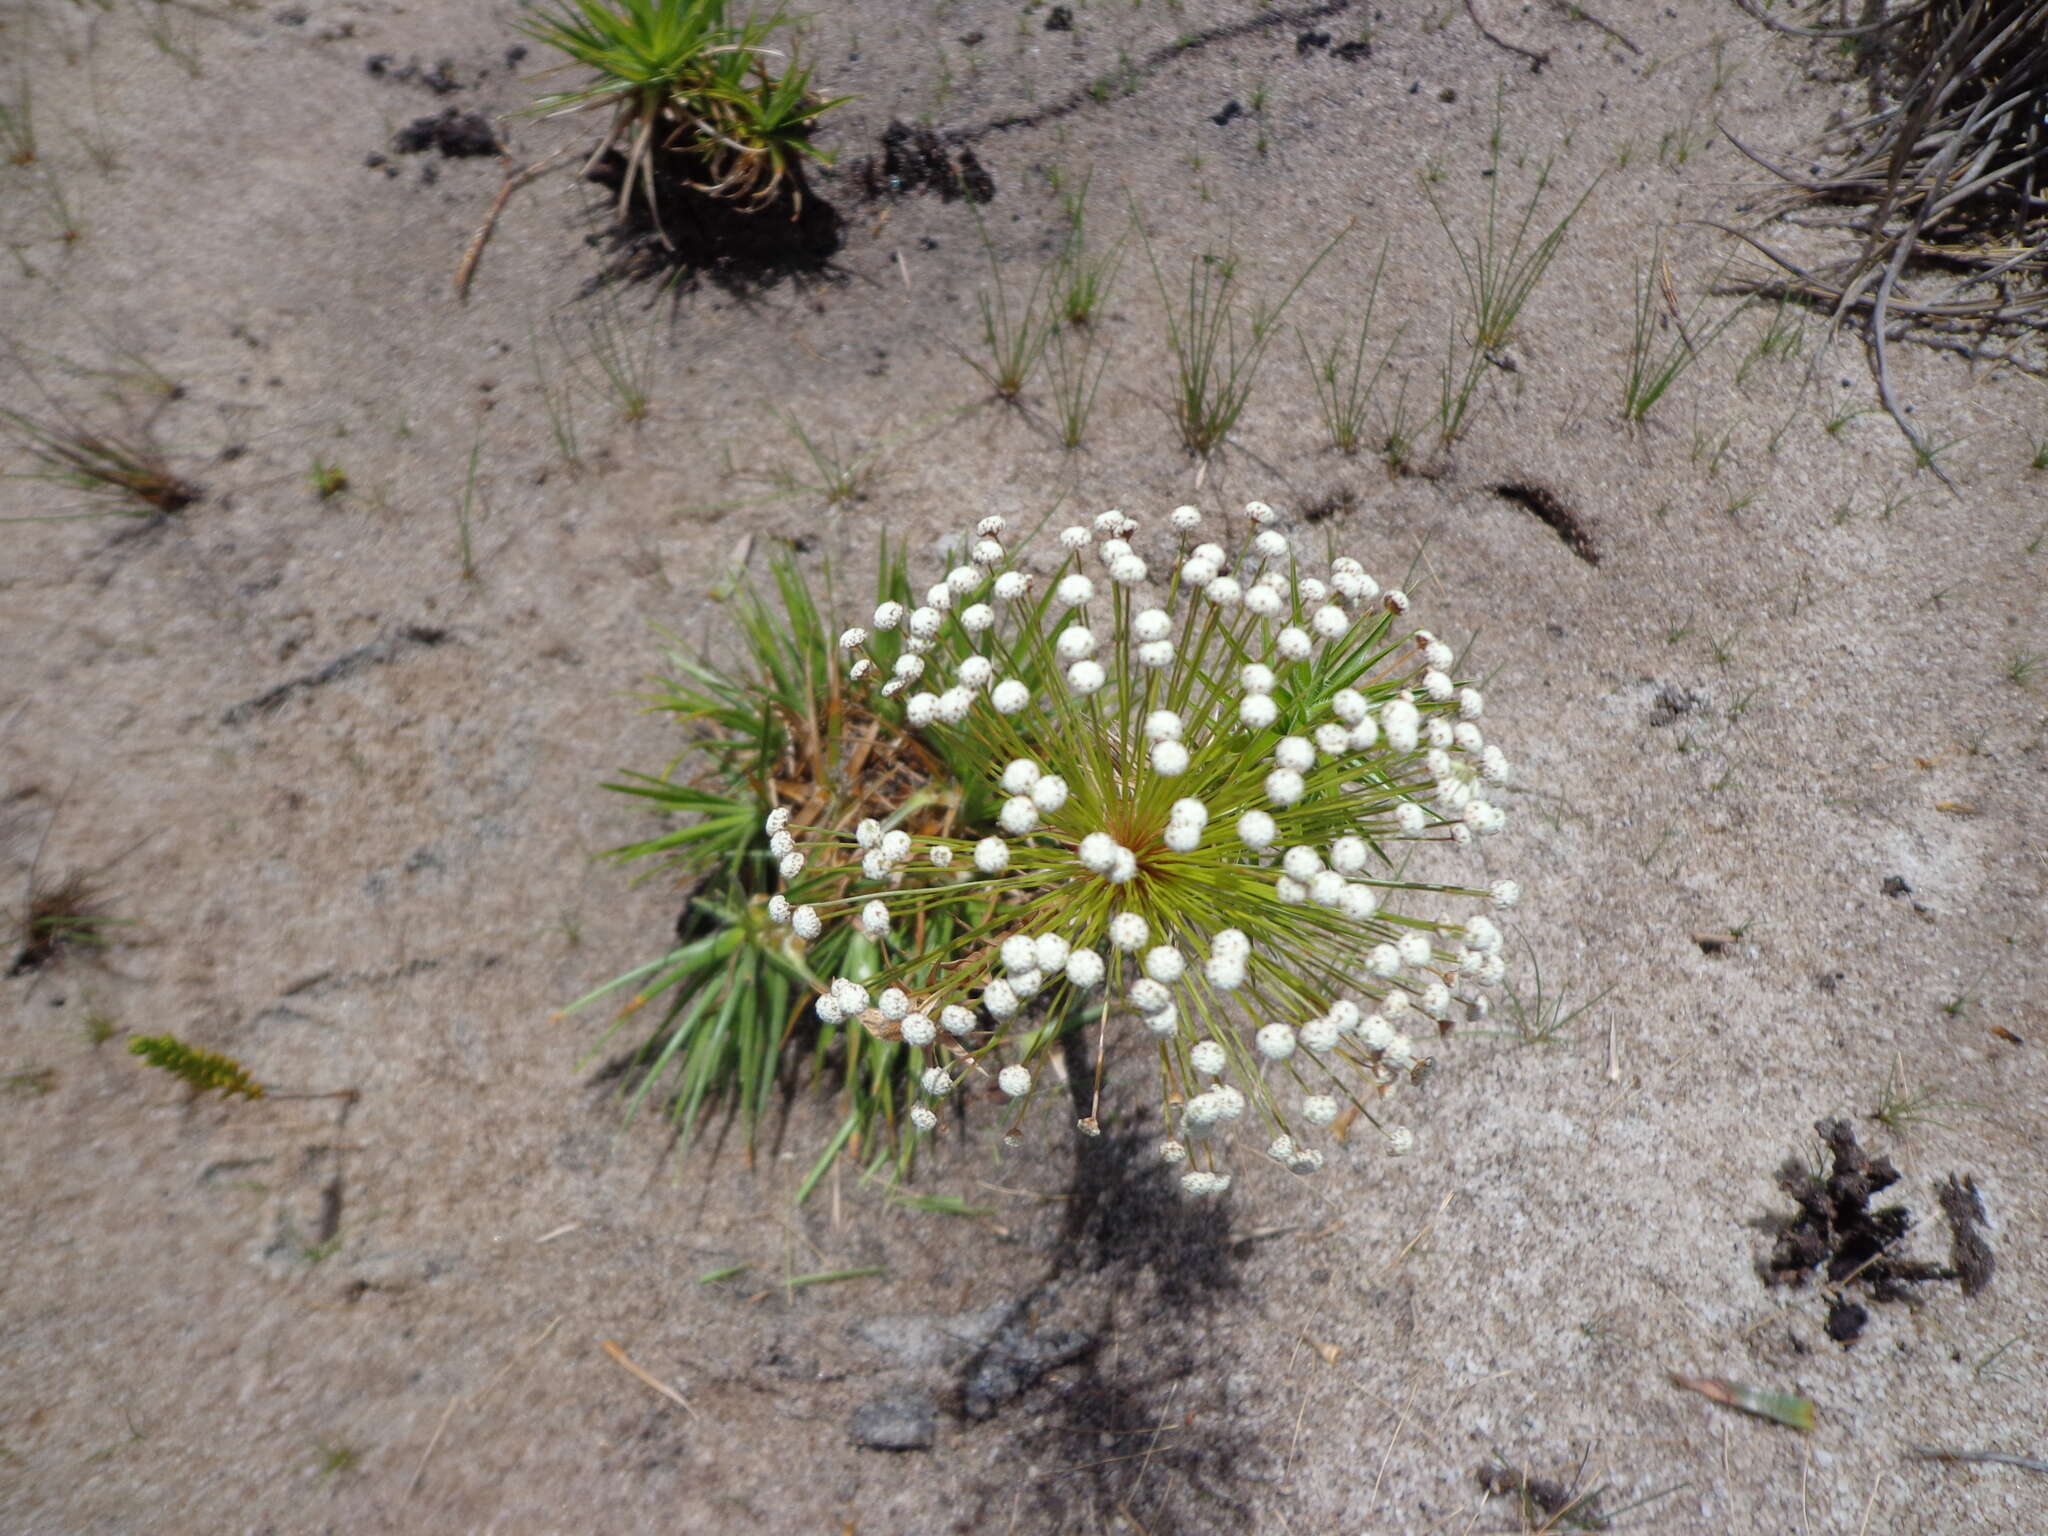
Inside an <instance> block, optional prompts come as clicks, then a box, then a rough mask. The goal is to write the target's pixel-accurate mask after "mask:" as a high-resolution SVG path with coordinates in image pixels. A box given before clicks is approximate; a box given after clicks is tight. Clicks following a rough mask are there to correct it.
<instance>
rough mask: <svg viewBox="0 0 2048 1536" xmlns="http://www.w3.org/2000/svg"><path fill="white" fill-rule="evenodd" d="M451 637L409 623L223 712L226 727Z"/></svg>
mask: <svg viewBox="0 0 2048 1536" xmlns="http://www.w3.org/2000/svg"><path fill="white" fill-rule="evenodd" d="M450 638H451V637H450V636H449V633H448V631H447V630H445V629H437V628H434V627H433V626H431V625H426V624H407V625H405V626H404V627H402V628H401V629H399V630H397V631H395V632H394V633H392V634H388V635H386V636H384V638H383V639H381V640H372V641H371V642H370V643H369V644H368V645H359V646H357V647H356V648H355V649H354V650H352V651H344V652H342V654H341V655H339V656H337V657H335V658H334V660H332V661H330V662H328V663H327V665H326V666H324V667H320V668H318V669H317V670H315V671H312V672H308V673H305V674H303V675H302V676H299V677H295V678H292V679H290V680H289V681H287V682H282V683H279V684H278V685H277V686H276V687H275V688H268V689H265V690H264V691H263V692H262V693H259V694H257V695H256V696H255V697H254V698H252V699H244V700H243V701H242V702H241V703H239V704H236V705H233V706H231V707H230V708H228V709H226V710H224V711H223V712H222V713H221V717H220V723H221V724H222V725H246V724H248V722H249V721H251V720H253V719H255V718H256V716H258V715H268V714H273V713H275V712H276V711H277V710H278V709H281V708H282V707H283V706H284V704H285V703H286V701H288V700H289V699H291V698H292V696H293V695H295V694H300V693H311V692H312V691H313V690H314V689H315V688H324V687H326V686H327V685H328V684H329V683H338V682H340V681H341V680H342V679H343V678H346V677H353V676H355V674H356V673H358V672H361V671H364V670H366V669H367V668H370V667H381V666H383V665H384V664H385V663H386V662H390V661H396V660H397V659H398V658H399V657H400V656H401V655H403V654H404V653H405V652H406V651H408V650H410V649H412V648H413V647H414V646H436V645H443V644H446V643H447V641H448V640H449V639H450Z"/></svg>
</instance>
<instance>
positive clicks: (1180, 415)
mask: <svg viewBox="0 0 2048 1536" xmlns="http://www.w3.org/2000/svg"><path fill="white" fill-rule="evenodd" d="M1131 217H1132V221H1133V222H1134V223H1135V224H1136V226H1137V230H1138V238H1139V240H1140V241H1141V242H1142V243H1143V245H1144V247H1145V257H1146V260H1147V261H1148V262H1149V263H1150V264H1151V267H1152V279H1153V281H1154V282H1155V283H1156V284H1157V285H1158V288H1159V297H1160V300H1161V302H1162V303H1163V304H1164V305H1165V308H1166V346H1167V351H1168V352H1169V353H1170V354H1171V355H1172V357H1173V374H1174V378H1173V396H1172V399H1171V402H1170V404H1169V406H1168V414H1169V415H1170V416H1171V417H1172V418H1173V423H1174V426H1175V427H1176V428H1177V429H1178V430H1179V432H1180V440H1181V446H1182V447H1183V448H1185V449H1186V450H1187V451H1188V452H1189V453H1191V454H1193V455H1194V456H1195V457H1197V458H1203V459H1206V458H1208V457H1209V456H1210V455H1211V454H1213V453H1215V451H1216V450H1217V449H1218V448H1220V447H1222V446H1223V443H1224V441H1225V439H1227V438H1228V437H1229V436H1230V434H1231V433H1232V432H1233V431H1235V430H1236V429H1237V423H1238V421H1239V419H1240V418H1241V417H1242V416H1243V415H1244V408H1245V406H1246V404H1247V403H1248V402H1249V401H1250V399H1251V393H1252V385H1253V383H1254V382H1255V381H1256V380H1257V378H1258V373H1259V365H1260V363H1261V362H1262V361H1263V360H1264V359H1265V355H1266V348H1267V347H1268V346H1269V345H1270V344H1271V343H1272V340H1273V336H1274V334H1275V332H1276V331H1277V330H1278V329H1279V326H1280V320H1281V317H1282V316H1283V315H1285V314H1286V312H1287V307H1288V305H1290V304H1292V303H1293V302H1294V296H1295V295H1296V294H1297V293H1299V292H1301V286H1302V284H1303V283H1305V282H1307V281H1308V280H1309V277H1310V275H1311V274H1313V273H1314V272H1315V270H1316V268H1317V267H1319V266H1321V265H1322V264H1323V261H1324V259H1325V258H1326V257H1328V256H1329V254H1330V252H1332V251H1333V250H1335V249H1336V248H1337V245H1338V242H1339V241H1341V240H1343V239H1344V237H1345V236H1346V235H1348V234H1349V233H1350V232H1351V226H1350V225H1348V224H1347V225H1346V226H1345V227H1344V228H1343V229H1340V230H1339V231H1338V232H1337V234H1336V235H1335V236H1334V237H1333V238H1332V239H1331V241H1330V243H1329V244H1327V245H1325V246H1324V247H1323V248H1322V249H1321V250H1320V251H1318V252H1317V253H1316V254H1315V256H1314V257H1313V258H1312V259H1311V260H1310V261H1309V263H1308V265H1307V266H1306V267H1304V268H1303V269H1302V271H1301V273H1300V275H1299V276H1297V277H1296V278H1295V279H1294V281H1293V283H1292V284H1291V285H1289V287H1288V289H1287V291H1286V292H1285V293H1284V294H1283V295H1281V298H1280V302H1279V303H1277V304H1267V303H1266V302H1264V301H1263V300H1257V301H1254V302H1253V303H1252V304H1251V306H1250V307H1249V309H1246V308H1245V307H1244V306H1243V305H1242V304H1241V302H1240V300H1239V296H1238V283H1239V279H1240V276H1241V269H1240V266H1239V262H1238V257H1237V255H1236V254H1235V253H1234V252H1231V251H1225V252H1223V253H1222V254H1217V253H1214V252H1205V253H1203V254H1202V255H1199V256H1194V257H1190V258H1189V261H1188V275H1187V282H1186V283H1185V284H1184V285H1183V286H1182V288H1181V291H1180V293H1179V294H1178V296H1176V294H1175V293H1174V292H1173V291H1172V290H1171V289H1169V287H1168V286H1167V282H1166V274H1165V272H1164V271H1163V270H1162V269H1161V268H1160V265H1159V258H1158V255H1157V253H1155V252H1154V250H1153V249H1152V241H1151V238H1150V237H1149V236H1148V235H1147V234H1146V233H1145V226H1144V224H1143V223H1142V222H1140V221H1139V220H1138V215H1137V210H1136V208H1135V207H1134V208H1133V209H1132V211H1131Z"/></svg>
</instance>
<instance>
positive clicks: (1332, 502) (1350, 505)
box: [1301, 485, 1358, 524]
mask: <svg viewBox="0 0 2048 1536" xmlns="http://www.w3.org/2000/svg"><path fill="white" fill-rule="evenodd" d="M1357 510H1358V492H1356V491H1355V490H1353V489H1352V488H1351V487H1350V486H1348V485H1340V486H1337V487H1336V488H1335V489H1334V490H1330V491H1326V492H1324V493H1323V495H1322V496H1320V497H1318V498H1317V499H1316V500H1315V501H1312V502H1310V503H1309V504H1308V505H1307V506H1305V507H1303V508H1302V509H1301V520H1302V521H1303V522H1305V523H1311V524H1313V523H1323V522H1328V521H1329V520H1330V519H1331V518H1333V517H1346V516H1349V515H1350V514H1351V513H1353V512H1355V511H1357Z"/></svg>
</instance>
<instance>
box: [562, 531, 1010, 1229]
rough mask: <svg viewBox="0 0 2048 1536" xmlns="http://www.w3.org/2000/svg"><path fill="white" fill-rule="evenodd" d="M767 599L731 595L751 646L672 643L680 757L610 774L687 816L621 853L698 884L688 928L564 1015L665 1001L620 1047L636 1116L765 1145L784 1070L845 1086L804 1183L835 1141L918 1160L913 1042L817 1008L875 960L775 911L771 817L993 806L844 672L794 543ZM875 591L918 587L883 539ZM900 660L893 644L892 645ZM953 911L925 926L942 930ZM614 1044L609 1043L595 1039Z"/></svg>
mask: <svg viewBox="0 0 2048 1536" xmlns="http://www.w3.org/2000/svg"><path fill="white" fill-rule="evenodd" d="M772 581H773V588H774V600H773V601H770V600H768V599H766V598H764V597H763V596H762V595H761V593H760V592H759V591H758V590H756V589H755V588H754V587H752V586H750V585H747V584H745V583H741V584H739V585H738V586H737V588H736V590H735V591H734V593H733V596H732V598H731V609H730V612H731V617H732V628H733V631H734V634H735V638H736V639H737V640H738V642H739V648H740V652H741V659H740V660H739V662H738V663H737V664H736V665H725V664H720V663H717V662H713V661H709V660H704V659H700V658H698V657H695V656H692V655H689V654H688V653H686V652H683V651H680V650H678V651H677V652H675V653H674V654H673V655H672V656H671V658H670V666H671V675H670V676H669V677H668V678H666V679H665V680H663V681H662V682H661V684H660V685H659V687H658V689H657V691H656V692H655V693H654V694H653V695H652V697H651V700H650V704H649V707H650V708H651V709H653V710H656V711H659V712H662V713H664V714H667V715H668V716H670V717H671V718H672V719H673V720H674V722H675V723H676V725H677V726H679V727H680V728H681V729H682V730H683V731H684V732H686V733H687V735H686V740H687V745H686V747H685V748H684V751H683V754H682V755H681V756H680V757H679V758H678V759H677V761H676V762H674V763H672V764H671V765H670V766H669V768H668V769H667V770H666V771H664V772H662V773H659V774H642V773H627V774H625V775H624V776H623V777H622V778H621V779H620V780H619V781H617V782H615V783H612V784H610V785H608V786H607V787H608V788H610V789H613V790H616V791H618V792H620V793H622V794H627V795H632V796H635V797H637V798H639V799H641V800H643V801H645V802H646V803H647V804H648V805H649V806H651V807H652V808H654V809H655V810H657V811H658V812H660V813H661V814H663V815H664V816H665V817H687V818H689V819H688V821H687V822H686V824H684V825H682V826H680V827H676V828H674V829H672V830H669V831H665V832H663V833H661V834H660V835H658V836H655V837H651V838H647V839H645V840H642V841H639V842H635V843H631V844H628V845H626V846H625V847H622V848H619V849H616V850H614V852H613V857H614V858H615V859H617V860H618V861H619V862H621V863H627V864H631V863H640V862H644V861H653V862H654V863H655V864H656V866H657V873H659V874H660V875H662V876H665V877H667V878H668V879H670V880H672V881H673V882H675V883H676V884H677V885H679V886H681V887H682V888H684V889H686V890H687V891H688V892H689V897H688V907H687V910H686V911H685V913H684V915H683V917H682V919H681V921H680V922H679V923H678V925H677V932H678V937H679V939H680V940H681V942H679V943H678V945H677V946H676V947H675V948H673V949H671V950H670V951H669V952H667V953H666V954H664V955H662V956H661V957H660V958H659V959H657V960H654V961H651V962H649V963H648V964H646V965H644V966H640V967H638V968H636V969H635V970H632V971H629V972H627V973H626V974H625V975H623V976H620V977H617V978H615V979H614V980H612V981H610V982H608V983H606V984H605V985H604V986H602V987H599V988H598V989H597V990H595V991H593V992H591V993H590V994H589V995H587V996H585V997H583V998H580V999H578V1000H577V1001H576V1002H575V1003H573V1004H571V1005H570V1007H569V1009H567V1010H565V1012H573V1011H575V1010H578V1009H581V1008H585V1007H587V1006H589V1005H591V1004H593V1003H596V1002H598V1001H599V1000H600V999H603V998H607V997H612V996H615V995H616V994H618V993H620V992H623V991H626V990H627V989H629V988H630V989H631V991H630V992H629V993H628V996H627V998H626V1001H625V1003H624V1006H623V1007H621V1008H620V1009H619V1011H618V1013H617V1014H616V1015H615V1016H614V1018H613V1019H612V1022H611V1025H610V1028H608V1029H607V1030H606V1032H605V1036H604V1040H605V1041H609V1040H610V1039H611V1038H612V1036H613V1035H614V1034H615V1033H616V1032H617V1031H618V1030H619V1029H620V1028H622V1027H623V1026H625V1025H626V1024H627V1023H628V1022H629V1021H630V1020H633V1019H635V1018H637V1017H640V1016H642V1015H644V1014H646V1013H647V1012H648V1011H649V1010H652V1009H659V1010H660V1012H659V1014H658V1016H657V1019H656V1022H655V1024H654V1025H653V1026H652V1028H651V1029H650V1030H649V1031H648V1033H647V1035H646V1036H645V1038H644V1039H643V1040H642V1042H641V1043H640V1044H639V1045H637V1046H636V1047H635V1048H634V1049H633V1051H632V1052H631V1054H630V1056H629V1057H628V1059H627V1061H626V1063H625V1067H626V1070H625V1074H624V1079H623V1081H624V1090H625V1093H626V1097H627V1102H628V1114H629V1116H631V1115H633V1114H637V1113H638V1112H639V1110H640V1108H641V1107H642V1105H643V1104H644V1102H645V1100H646V1099H647V1097H648V1096H649V1094H656V1095H657V1097H658V1099H659V1101H660V1102H661V1103H663V1104H664V1105H665V1106H666V1108H667V1110H668V1113H669V1114H670V1116H671V1117H672V1118H673V1119H674V1121H675V1123H676V1125H677V1128H678V1131H679V1132H680V1134H681V1135H682V1136H683V1137H684V1138H685V1139H688V1138H689V1137H690V1136H692V1135H693V1134H694V1133H695V1132H696V1130H697V1129H698V1127H699V1124H700V1121H701V1120H702V1119H703V1117H704V1115H705V1114H706V1113H707V1112H712V1111H719V1112H723V1113H724V1114H726V1115H727V1116H729V1117H735V1118H736V1119H737V1120H738V1122H739V1123H740V1124H741V1125H742V1126H743V1128H744V1130H745V1132H746V1136H747V1141H748V1145H749V1147H750V1148H751V1147H752V1145H753V1144H754V1138H755V1135H756V1133H757V1131H758V1129H759V1127H760V1123H761V1120H762V1117H763V1116H764V1114H765V1113H766V1112H767V1110H768V1109H769V1107H770V1105H771V1103H772V1102H773V1099H774V1097H775V1092H776V1087H777V1084H778V1083H780V1082H784V1081H786V1080H789V1079H790V1078H792V1077H797V1076H803V1077H812V1078H823V1079H826V1080H829V1081H831V1082H833V1083H835V1084H837V1086H838V1091H839V1094H840V1098H841V1103H842V1107H843V1114H842V1115H841V1118H840V1121H839V1124H838V1127H837V1129H836V1132H835V1134H834V1135H833V1136H832V1138H831V1139H830V1141H829V1143H828V1145H827V1146H826V1147H825V1149H824V1153H823V1155H822V1156H821V1157H820V1158H819V1159H818V1160H817V1162H816V1164H815V1166H814V1167H813V1169H812V1171H811V1175H810V1177H809V1178H808V1179H807V1180H806V1181H805V1183H804V1186H803V1191H804V1193H808V1192H809V1189H810V1187H811V1186H812V1184H814V1183H815V1181H816V1179H817V1177H818V1176H819V1175H820V1174H821V1173H822V1172H823V1171H824V1170H825V1169H826V1168H827V1167H829V1166H830V1164H831V1161H832V1159H833V1158H835V1157H837V1156H838V1155H839V1153H840V1152H841V1151H842V1150H846V1151H848V1152H850V1153H851V1154H852V1155H853V1156H855V1157H856V1158H858V1159H860V1160H861V1161H863V1162H865V1163H867V1164H869V1165H874V1164H878V1163H886V1162H887V1161H888V1160H890V1159H891V1158H892V1157H893V1158H896V1159H897V1160H898V1163H899V1167H900V1166H903V1165H907V1162H908V1157H909V1151H910V1144H909V1143H908V1142H907V1141H903V1140H900V1139H899V1138H898V1137H897V1134H896V1130H897V1126H896V1122H897V1119H898V1117H899V1115H900V1114H901V1113H902V1111H903V1109H904V1108H905V1107H906V1103H907V1100H906V1096H905V1093H906V1084H907V1082H908V1074H907V1072H906V1065H907V1061H906V1056H907V1053H906V1052H905V1051H904V1049H903V1047H902V1046H901V1045H899V1044H895V1043H892V1042H889V1041H885V1040H881V1039H878V1038H876V1037H874V1036H872V1035H870V1034H869V1033H867V1032H866V1031H864V1030H861V1029H858V1028H842V1027H840V1026H838V1025H836V1024H828V1023H824V1022H821V1021H820V1020H819V1019H818V1017H817V1015H816V1013H815V1011H814V1010H813V1007H812V1004H813V1000H814V998H815V996H816V995H817V993H818V991H819V990H820V989H821V988H822V986H823V985H824V983H823V981H821V980H820V978H821V977H822V978H830V977H832V976H837V975H856V976H859V975H869V974H873V973H874V972H876V971H878V970H879V969H880V968H881V965H882V959H881V955H880V953H879V951H878V950H877V948H876V946H875V945H874V944H873V943H872V942H871V941H869V940H868V939H866V938H864V937H862V936H861V935H859V934H857V933H855V932H853V931H851V930H850V929H846V928H840V929H838V930H836V931H835V932H834V933H833V934H831V935H830V936H828V937H827V938H825V939H823V940H821V941H820V942H817V943H813V944H810V945H804V944H801V943H797V942H794V941H793V940H792V938H791V935H790V933H789V930H788V929H787V928H784V927H779V926H777V925H776V924H774V923H773V922H771V921H770V920H769V918H768V914H767V902H768V899H769V897H770V895H771V894H772V893H773V892H774V890H775V889H776V882H777V862H778V861H777V860H776V858H775V857H774V856H773V855H772V854H771V852H770V834H769V833H768V832H767V831H765V830H764V827H763V823H764V819H765V818H766V816H767V815H768V813H769V812H771V811H774V810H778V809H780V810H785V811H787V812H789V813H790V816H791V818H792V821H793V823H794V824H795V825H797V826H799V827H808V828H816V829H818V830H819V831H820V832H831V833H836V832H842V831H844V832H848V833H850V832H851V829H852V828H853V827H854V825H855V824H856V823H858V822H860V821H862V820H863V819H867V818H871V817H884V818H887V819H888V820H889V823H890V825H892V826H902V827H905V828H907V829H910V830H913V831H915V832H917V833H919V834H920V835H934V834H941V833H951V832H963V831H977V830H985V829H986V828H987V826H988V825H990V824H991V818H992V815H993V803H992V799H991V796H990V794H989V793H988V792H987V791H986V790H985V789H984V788H982V787H980V776H979V775H978V774H976V773H975V772H974V771H973V765H971V764H968V763H964V762H961V761H959V760H958V759H957V754H955V753H949V751H948V750H947V748H946V744H945V743H933V742H931V741H927V740H925V739H923V738H921V737H920V736H919V735H917V734H916V733H914V732H912V731H910V730H909V729H907V727H906V725H905V723H904V715H903V707H902V705H901V704H900V703H899V702H896V701H895V700H894V699H888V698H879V697H877V696H875V695H874V694H873V693H872V692H870V691H868V690H864V689H857V688H855V687H853V686H852V684H851V680H850V679H849V677H848V676H847V670H846V663H845V662H844V660H843V659H842V657H841V655H840V652H839V650H838V648H837V646H836V644H835V637H836V635H837V633H838V631H837V629H836V628H835V627H834V626H833V624H832V622H831V619H830V617H829V610H830V608H831V594H830V587H829V583H828V584H827V587H826V590H825V592H824V593H823V594H821V593H820V592H819V591H817V590H815V589H814V587H813V585H812V583H811V581H810V579H809V578H808V577H807V576H806V574H805V572H804V571H803V569H802V568H801V567H800V566H799V565H798V564H797V562H796V561H795V559H794V558H793V557H791V556H789V555H782V556H779V557H778V558H777V559H776V560H775V561H774V563H773V566H772ZM876 600H877V601H878V602H886V601H895V602H903V603H908V602H910V601H911V592H910V587H909V578H908V575H907V574H906V571H905V568H904V565H903V562H902V560H901V558H900V557H899V556H897V555H894V554H892V553H890V552H889V551H888V550H887V548H886V547H885V548H884V550H883V553H882V559H881V564H880V570H879V574H878V577H877V582H876ZM887 659H888V660H890V661H892V662H893V660H894V659H895V658H894V655H893V653H892V654H891V655H889V657H888V658H887ZM950 932H951V929H950V919H942V920H940V921H938V922H937V923H935V924H934V925H933V927H932V928H931V937H932V939H933V941H934V942H944V941H946V940H947V939H948V938H949V936H950ZM602 1043H603V1042H600V1045H602Z"/></svg>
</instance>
